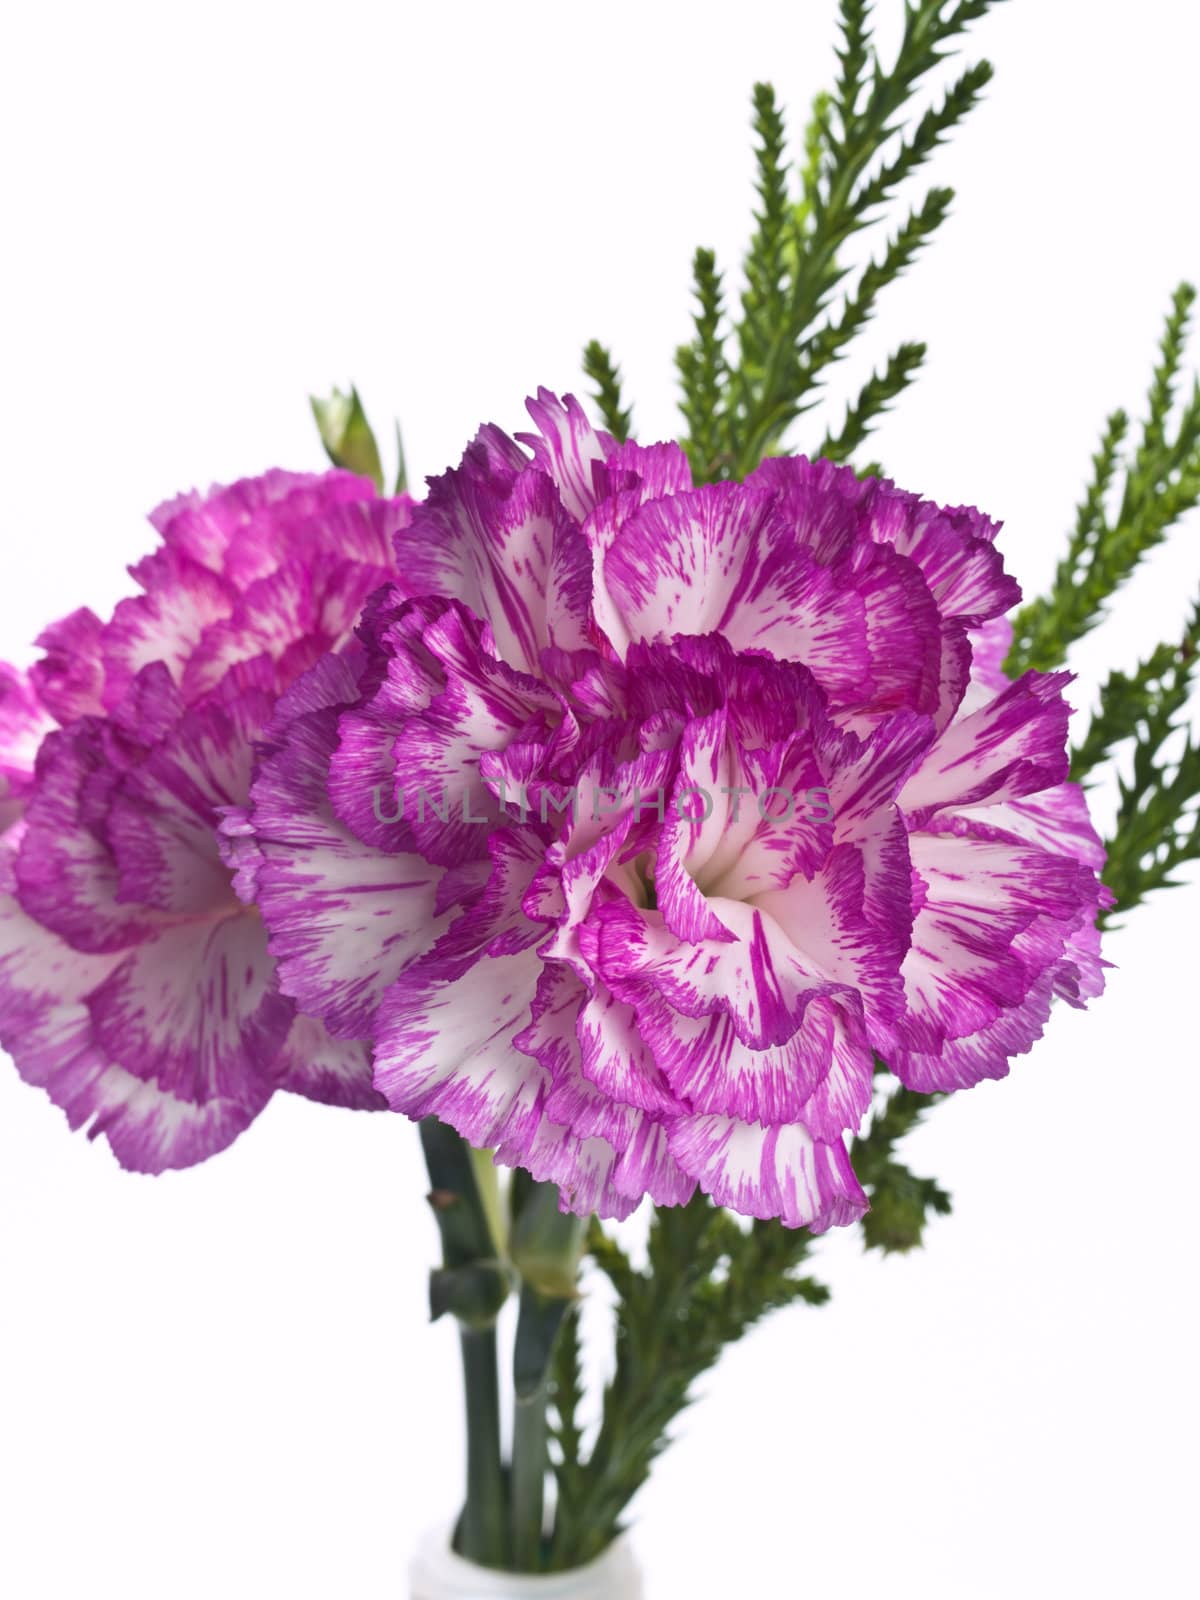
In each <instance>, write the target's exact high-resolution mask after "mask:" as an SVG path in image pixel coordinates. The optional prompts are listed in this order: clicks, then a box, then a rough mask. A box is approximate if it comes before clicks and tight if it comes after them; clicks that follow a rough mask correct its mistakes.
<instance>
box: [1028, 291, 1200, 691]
mask: <svg viewBox="0 0 1200 1600" xmlns="http://www.w3.org/2000/svg"><path fill="white" fill-rule="evenodd" d="M1195 299H1196V291H1195V289H1194V288H1192V286H1191V284H1188V283H1184V284H1181V285H1180V286H1179V288H1178V289H1177V290H1176V291H1175V296H1174V299H1173V301H1172V305H1171V312H1170V315H1169V316H1168V318H1167V327H1166V332H1165V333H1164V335H1163V340H1162V346H1161V353H1160V359H1159V361H1158V364H1157V365H1156V367H1155V369H1154V377H1153V380H1152V382H1151V386H1150V395H1149V399H1148V402H1147V415H1146V420H1145V422H1144V423H1143V424H1142V428H1141V433H1140V436H1139V438H1138V440H1137V444H1136V447H1132V448H1131V447H1130V443H1129V434H1130V422H1129V418H1128V416H1127V415H1126V413H1125V412H1124V411H1114V412H1113V414H1112V416H1110V417H1109V419H1108V422H1107V425H1106V426H1105V429H1104V436H1103V438H1102V439H1101V441H1100V448H1099V450H1098V451H1097V452H1096V454H1095V456H1094V457H1093V459H1092V476H1091V481H1090V482H1089V484H1088V488H1087V492H1086V494H1085V495H1084V498H1083V500H1082V502H1081V503H1080V506H1079V509H1078V512H1077V514H1076V519H1075V527H1074V530H1073V532H1072V534H1071V538H1070V541H1069V543H1068V546H1067V552H1066V555H1065V556H1064V557H1063V559H1062V561H1061V562H1060V563H1059V565H1058V571H1057V572H1056V573H1055V577H1054V583H1053V584H1052V586H1051V588H1050V592H1049V593H1048V594H1046V595H1044V596H1042V597H1041V598H1040V599H1038V600H1034V601H1033V602H1032V603H1031V604H1029V605H1027V606H1025V607H1023V608H1022V610H1021V611H1020V612H1018V614H1017V617H1016V621H1015V623H1014V627H1013V644H1012V649H1011V651H1010V653H1009V657H1008V661H1007V663H1006V666H1007V668H1008V670H1009V671H1010V672H1011V673H1013V674H1014V675H1016V674H1017V673H1019V672H1024V671H1025V669H1026V668H1027V667H1036V668H1038V669H1039V671H1043V672H1045V671H1049V670H1050V669H1051V668H1053V667H1058V666H1061V665H1062V663H1063V662H1064V661H1065V660H1066V658H1067V653H1068V651H1069V650H1070V647H1071V646H1072V645H1073V644H1074V643H1075V642H1076V641H1077V640H1078V639H1081V638H1082V637H1083V636H1084V634H1086V633H1088V632H1090V630H1091V629H1092V628H1094V627H1095V626H1096V625H1097V623H1099V622H1101V621H1102V620H1103V618H1104V616H1105V615H1106V606H1107V603H1108V601H1109V600H1110V599H1111V597H1112V596H1113V595H1114V594H1115V593H1116V591H1117V590H1118V589H1119V588H1120V586H1121V585H1122V584H1123V583H1124V582H1125V580H1126V578H1128V577H1129V575H1130V573H1131V572H1133V570H1134V568H1135V567H1136V566H1137V565H1138V563H1139V562H1140V561H1141V560H1142V558H1143V557H1144V556H1146V555H1148V554H1149V552H1150V551H1151V550H1153V549H1154V548H1155V546H1156V545H1159V544H1161V543H1162V541H1163V539H1164V538H1165V537H1166V536H1167V534H1168V533H1169V532H1170V531H1171V529H1172V528H1173V527H1174V526H1175V525H1176V524H1177V523H1178V522H1179V521H1180V519H1181V518H1182V517H1184V516H1185V515H1186V514H1187V513H1188V512H1189V511H1191V510H1192V509H1193V508H1194V507H1195V506H1196V505H1197V503H1200V380H1196V379H1193V382H1192V387H1191V392H1190V395H1189V397H1188V399H1187V400H1186V402H1185V403H1184V404H1183V405H1182V406H1176V403H1175V402H1176V391H1177V388H1178V386H1179V378H1180V372H1181V368H1182V365H1183V353H1184V343H1185V340H1186V337H1187V330H1188V322H1189V319H1190V316H1191V311H1192V307H1193V305H1194V303H1195ZM1118 491H1119V492H1118Z"/></svg>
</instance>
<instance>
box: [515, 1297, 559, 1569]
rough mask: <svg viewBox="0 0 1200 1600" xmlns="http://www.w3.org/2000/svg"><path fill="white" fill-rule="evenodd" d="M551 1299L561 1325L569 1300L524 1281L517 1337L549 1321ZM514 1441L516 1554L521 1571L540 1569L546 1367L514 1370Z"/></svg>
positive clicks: (517, 1565)
mask: <svg viewBox="0 0 1200 1600" xmlns="http://www.w3.org/2000/svg"><path fill="white" fill-rule="evenodd" d="M548 1304H549V1305H550V1306H551V1307H553V1308H554V1309H551V1310H550V1315H551V1316H553V1318H554V1326H555V1329H557V1326H558V1323H559V1321H561V1318H562V1311H561V1310H557V1307H561V1306H563V1305H564V1302H562V1301H559V1302H552V1303H547V1302H546V1301H545V1299H544V1297H543V1296H541V1295H539V1294H538V1292H537V1290H536V1289H533V1288H531V1287H530V1286H529V1285H528V1284H525V1285H524V1286H523V1287H522V1289H521V1310H520V1314H519V1318H518V1339H521V1338H522V1336H524V1338H526V1339H527V1338H528V1336H529V1335H528V1330H529V1327H530V1323H531V1321H532V1322H535V1323H538V1324H544V1322H545V1320H546V1318H547V1311H548ZM515 1379H516V1393H515V1396H514V1402H513V1447H512V1558H513V1566H514V1567H516V1569H517V1571H518V1572H537V1571H538V1570H539V1569H540V1568H541V1565H542V1534H543V1523H544V1520H545V1515H546V1472H547V1469H548V1466H549V1459H548V1457H547V1453H546V1406H547V1403H548V1401H549V1383H548V1379H547V1375H546V1373H545V1371H543V1372H542V1373H541V1375H540V1378H537V1377H531V1379H530V1381H528V1382H526V1383H524V1384H523V1383H522V1382H521V1374H520V1373H519V1372H518V1373H516V1374H515Z"/></svg>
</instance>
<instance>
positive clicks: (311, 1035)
mask: <svg viewBox="0 0 1200 1600" xmlns="http://www.w3.org/2000/svg"><path fill="white" fill-rule="evenodd" d="M410 516H411V502H410V501H409V500H408V499H407V498H406V497H401V498H399V499H392V500H389V499H380V498H378V497H376V494H375V491H374V488H373V486H372V485H371V484H370V483H369V482H368V481H366V480H365V479H361V478H357V477H355V476H353V475H351V474H349V473H344V472H331V473H327V474H324V475H321V476H297V475H293V474H289V473H284V472H271V473H268V474H267V475H266V476H264V477H261V478H256V479H250V480H247V481H245V482H241V483H238V484H235V485H233V486H232V487H231V488H227V489H221V490H217V491H214V492H212V493H211V494H209V495H208V496H204V497H202V496H198V495H189V496H185V497H184V498H182V499H180V500H177V501H175V502H173V503H171V504H169V505H166V506H163V507H162V508H160V509H159V510H158V511H157V512H155V513H154V515H153V517H152V519H151V520H152V522H153V524H154V526H155V528H156V530H157V532H158V534H159V536H160V542H159V544H158V546H157V548H156V549H155V550H154V552H153V553H152V554H151V555H149V556H147V557H146V558H145V559H144V560H143V561H141V562H139V563H138V564H137V565H136V566H135V567H134V568H133V569H132V574H133V576H134V578H135V579H136V580H137V582H138V584H139V586H140V589H141V593H139V594H138V595H136V596H135V597H132V598H130V599H127V600H124V601H122V602H121V604H120V605H118V606H117V608H116V610H115V612H114V613H113V616H112V617H111V619H110V620H109V621H108V622H101V620H100V619H99V618H98V617H96V616H95V615H94V614H93V613H91V612H90V611H78V612H75V613H74V614H73V615H71V616H69V617H67V618H66V619H65V620H64V621H62V622H60V623H57V624H55V625H54V626H53V627H51V628H49V629H47V631H46V632H45V633H44V634H43V635H42V637H41V639H40V640H39V645H40V646H41V648H42V651H43V654H42V657H41V659H40V660H39V661H38V662H37V663H36V664H35V666H34V667H33V668H32V670H31V672H30V675H29V678H28V680H24V679H21V678H18V677H17V676H15V675H11V674H10V675H7V676H6V677H5V678H4V679H3V682H2V685H0V694H2V698H0V785H2V787H0V797H2V798H0V804H2V805H4V806H5V807H6V808H7V809H6V811H5V812H4V816H5V818H6V819H7V820H8V821H9V823H10V824H11V825H10V827H9V830H8V833H7V834H6V836H5V838H4V841H3V844H2V845H0V1042H2V1043H3V1045H4V1047H5V1049H7V1050H8V1051H9V1052H10V1053H11V1055H12V1056H13V1058H14V1060H15V1062H16V1065H17V1068H18V1070H19V1071H20V1073H21V1075H22V1076H23V1077H24V1078H25V1079H26V1080H27V1081H28V1082H30V1083H33V1084H37V1085H38V1086H40V1087H41V1088H43V1089H45V1090H46V1091H47V1093H48V1094H49V1095H50V1097H51V1098H52V1099H53V1100H54V1101H55V1103H56V1104H57V1105H59V1106H60V1107H61V1108H62V1109H63V1110H64V1111H65V1112H66V1114H67V1117H68V1119H69V1120H70V1122H71V1125H72V1126H80V1125H83V1124H90V1130H89V1131H90V1133H91V1134H92V1135H93V1136H95V1135H96V1134H99V1133H103V1134H104V1135H105V1137H106V1138H107V1139H108V1141H109V1143H110V1145H111V1146H112V1148H113V1150H114V1152H115V1153H116V1155H117V1157H118V1159H119V1160H120V1161H121V1163H122V1164H123V1165H124V1166H126V1167H130V1168H133V1169H136V1170H140V1171H148V1172H158V1171H161V1170H163V1169H164V1168H168V1167H179V1166H186V1165H188V1164H190V1163H192V1162H196V1161H199V1160H202V1159H204V1158H205V1157H206V1156H209V1155H212V1154H213V1153H214V1152H216V1151H217V1150H220V1149H222V1148H224V1147H225V1146H226V1145H227V1144H229V1142H230V1141H231V1140H232V1139H234V1138H235V1137H236V1136H237V1134H238V1133H240V1132H241V1131H242V1130H243V1129H244V1128H245V1127H246V1126H247V1125H248V1124H249V1123H250V1122H251V1121H252V1120H253V1118H254V1117H255V1116H256V1115H257V1114H258V1112H259V1111H261V1110H262V1108H263V1106H264V1105H265V1104H266V1102H267V1101H268V1099H269V1098H270V1097H271V1095H272V1093H273V1092H274V1091H275V1090H276V1089H278V1088H286V1089H291V1090H295V1091H296V1092H298V1093H300V1094H304V1095H308V1096H310V1097H311V1098H313V1099H316V1100H321V1101H326V1102H329V1103H332V1104H338V1105H347V1106H361V1107H381V1106H382V1105H383V1104H384V1102H383V1100H382V1098H381V1096H380V1095H379V1094H378V1092H377V1091H376V1090H375V1089H374V1088H373V1087H372V1083H371V1073H370V1063H369V1058H368V1054H367V1052H366V1049H365V1047H364V1046H363V1045H362V1044H361V1043H357V1042H355V1041H352V1040H348V1039H341V1038H339V1039H334V1038H332V1037H331V1036H330V1035H329V1033H328V1032H327V1031H326V1029H325V1028H324V1026H323V1025H322V1024H321V1023H320V1022H319V1021H316V1020H314V1019H312V1018H306V1017H303V1016H300V1015H299V1014H298V1013H297V1009H296V1006H295V1004H294V1002H293V1001H292V1000H291V999H290V998H288V997H287V996H285V995H284V994H283V993H282V992H281V991H280V987H279V983H278V979H277V975H276V971H275V964H274V961H273V959H272V958H271V956H270V954H269V952H268V950H267V940H266V931H265V929H264V927H263V924H262V921H261V918H260V917H259V915H258V913H257V912H256V911H254V910H253V909H252V908H250V907H248V906H247V905H246V904H245V903H244V902H243V901H242V900H241V899H239V897H238V895H237V894H236V893H235V891H234V886H233V880H234V874H235V871H236V870H238V868H239V859H238V855H237V850H236V845H235V844H232V845H229V846H228V847H227V850H226V856H227V857H228V859H224V858H223V856H222V851H221V848H220V836H219V833H218V826H219V823H220V821H221V817H222V815H223V813H224V812H225V811H226V810H227V809H228V808H229V807H232V806H237V805H239V804H244V802H245V801H246V799H247V798H248V795H249V786H250V778H251V766H252V755H253V746H254V742H255V740H256V739H257V738H258V736H259V735H260V733H261V731H262V729H263V727H264V724H265V723H266V722H267V721H268V719H269V718H270V716H271V715H272V713H273V710H274V707H275V703H276V700H277V698H278V696H279V695H280V693H281V692H282V691H284V690H286V689H287V688H288V687H289V686H290V685H291V684H292V683H293V682H294V681H295V680H296V679H297V678H298V677H300V676H301V675H302V674H304V673H305V672H306V671H307V670H308V669H309V668H311V667H312V666H313V665H314V664H315V663H317V662H319V661H321V660H323V659H324V658H325V657H326V656H328V655H329V654H330V652H337V651H338V650H340V649H341V648H342V647H343V646H344V645H345V644H346V643H347V641H348V640H349V639H350V637H351V634H352V630H353V627H354V624H355V622H356V620H357V618H358V615H359V612H360V610H361V607H362V605H363V602H364V601H365V599H366V597H367V596H368V595H369V594H370V592H371V591H372V590H373V589H374V588H376V587H377V586H378V585H379V584H380V583H381V582H383V581H384V580H385V579H389V578H394V577H395V574H396V571H397V567H396V562H395V558H394V553H393V537H394V536H402V535H403V530H404V529H405V528H406V526H407V524H408V522H409V519H410ZM413 570H415V571H419V560H418V561H416V564H415V565H414V567H413ZM39 744H40V750H39V749H38V746H39ZM35 751H36V762H35V759H34V756H35Z"/></svg>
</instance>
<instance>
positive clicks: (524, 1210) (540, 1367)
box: [509, 1173, 587, 1572]
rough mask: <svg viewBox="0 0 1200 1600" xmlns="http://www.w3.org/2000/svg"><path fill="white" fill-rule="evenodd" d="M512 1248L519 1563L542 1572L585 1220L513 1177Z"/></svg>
mask: <svg viewBox="0 0 1200 1600" xmlns="http://www.w3.org/2000/svg"><path fill="white" fill-rule="evenodd" d="M512 1212H513V1222H512V1231H511V1235H510V1239H509V1250H510V1253H511V1256H512V1261H513V1265H514V1266H515V1267H516V1269H517V1271H518V1272H519V1273H520V1276H521V1306H520V1312H519V1314H518V1317H517V1335H516V1340H515V1341H514V1344H513V1398H514V1410H513V1449H512V1508H511V1509H512V1545H513V1564H514V1566H515V1567H516V1568H517V1569H518V1571H521V1572H537V1571H539V1570H540V1569H541V1568H542V1566H543V1563H544V1559H545V1555H546V1550H545V1545H544V1531H545V1530H544V1519H545V1508H546V1473H547V1471H548V1470H549V1466H550V1462H549V1457H548V1453H547V1448H546V1443H547V1426H546V1408H547V1405H548V1404H549V1400H550V1369H551V1361H552V1358H553V1355H554V1347H555V1343H556V1342H557V1339H558V1335H559V1330H560V1329H561V1327H562V1323H563V1318H564V1317H565V1316H566V1314H567V1311H568V1309H569V1308H570V1307H571V1306H572V1305H574V1303H575V1301H576V1298H577V1294H578V1290H577V1287H576V1285H577V1282H578V1278H579V1262H580V1258H581V1256H582V1254H583V1248H584V1236H585V1232H586V1227H587V1224H586V1223H585V1222H584V1220H583V1219H582V1218H581V1217H576V1216H571V1215H569V1214H565V1213H564V1212H562V1211H560V1210H559V1196H558V1190H557V1189H556V1188H555V1186H554V1185H553V1184H551V1183H535V1182H534V1181H533V1179H531V1178H530V1177H529V1176H528V1174H526V1173H520V1174H517V1175H514V1178H513V1187H512Z"/></svg>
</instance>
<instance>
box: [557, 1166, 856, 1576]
mask: <svg viewBox="0 0 1200 1600" xmlns="http://www.w3.org/2000/svg"><path fill="white" fill-rule="evenodd" d="M590 1244H591V1251H592V1259H593V1262H594V1264H595V1267H596V1269H597V1270H598V1271H600V1272H601V1273H603V1275H604V1276H605V1277H607V1278H608V1279H609V1281H610V1282H611V1284H612V1286H613V1288H614V1290H615V1291H616V1294H617V1297H618V1302H619V1321H618V1337H617V1346H616V1367H615V1370H614V1372H613V1375H612V1377H611V1379H610V1380H609V1382H608V1384H607V1386H606V1388H605V1391H604V1397H603V1405H602V1412H601V1418H600V1423H599V1427H598V1429H597V1430H596V1432H595V1437H594V1438H593V1440H592V1443H591V1447H590V1449H589V1450H588V1451H587V1452H586V1455H585V1453H584V1451H583V1436H582V1433H581V1432H580V1429H579V1427H578V1423H577V1420H576V1414H577V1408H578V1405H579V1399H580V1378H579V1370H580V1369H579V1349H578V1343H577V1338H578V1335H577V1331H576V1330H575V1328H574V1325H573V1324H574V1319H572V1320H571V1325H570V1329H569V1331H568V1334H567V1339H566V1341H565V1342H564V1343H560V1345H559V1348H558V1350H557V1352H556V1367H555V1386H556V1390H555V1409H556V1412H557V1415H558V1426H557V1428H556V1430H555V1438H556V1442H557V1446H558V1449H557V1457H558V1459H557V1461H556V1465H555V1472H556V1477H557V1481H558V1502H557V1514H556V1518H555V1532H554V1538H553V1541H552V1545H551V1558H550V1565H551V1566H552V1567H555V1568H558V1567H569V1566H575V1565H578V1564H580V1563H582V1562H585V1561H590V1560H592V1559H593V1558H594V1557H596V1556H597V1555H599V1554H600V1552H601V1551H602V1550H603V1549H604V1548H605V1546H606V1545H608V1544H609V1543H610V1542H611V1541H612V1539H613V1538H614V1537H615V1535H616V1534H617V1532H618V1531H619V1530H620V1526H621V1518H622V1516H623V1514H624V1511H625V1508H626V1506H627V1505H628V1504H629V1501H630V1500H631V1499H632V1498H633V1496H634V1495H635V1494H636V1493H637V1491H638V1490H639V1489H640V1488H641V1486H642V1484H643V1483H644V1482H645V1481H646V1478H647V1477H648V1476H649V1473H650V1468H651V1467H652V1465H653V1464H654V1461H655V1459H656V1458H657V1456H658V1455H659V1454H660V1453H661V1451H662V1450H663V1448H664V1446H665V1445H666V1443H667V1437H668V1429H669V1427H670V1425H671V1423H672V1422H673V1421H674V1420H675V1418H676V1417H677V1416H678V1415H679V1413H680V1412H681V1411H683V1410H684V1409H685V1408H686V1406H687V1405H688V1404H689V1402H690V1400H691V1398H692V1385H693V1383H694V1382H695V1380H696V1379H697V1378H698V1377H699V1376H700V1375H701V1374H702V1373H703V1372H706V1371H707V1370H708V1368H709V1367H711V1366H712V1365H713V1363H714V1362H715V1361H716V1360H717V1359H718V1357H719V1356H720V1354H721V1351H722V1350H723V1349H724V1348H725V1346H726V1345H728V1344H731V1343H733V1342H734V1341H736V1340H737V1339H740V1338H741V1337H742V1335H743V1334H744V1333H745V1332H746V1331H747V1330H748V1329H749V1328H751V1327H752V1326H753V1325H754V1323H756V1322H757V1321H758V1320H759V1319H760V1318H761V1317H763V1316H765V1315H766V1313H767V1312H768V1311H771V1310H773V1309H775V1308H777V1307H779V1306H785V1305H791V1304H793V1303H794V1302H795V1301H797V1300H804V1301H806V1302H807V1303H808V1304H810V1305H821V1304H823V1303H824V1302H825V1301H826V1300H827V1299H828V1297H829V1293H828V1290H827V1289H826V1288H825V1287H824V1286H823V1285H822V1284H820V1283H817V1282H816V1281H815V1280H814V1279H813V1278H810V1277H808V1276H807V1275H806V1274H805V1273H803V1272H802V1271H801V1270H800V1268H801V1267H802V1265H803V1263H804V1261H805V1259H806V1257H807V1256H808V1254H809V1252H810V1251H811V1249H812V1239H811V1237H810V1235H809V1234H807V1233H805V1232H804V1231H803V1230H795V1229H787V1228H785V1227H783V1226H782V1225H781V1224H780V1223H778V1222H755V1223H751V1224H749V1225H747V1224H746V1223H745V1222H743V1221H742V1220H741V1219H739V1218H736V1217H734V1216H733V1215H732V1214H731V1213H729V1212H727V1211H722V1210H720V1209H719V1208H717V1207H714V1206H713V1205H711V1204H710V1203H709V1201H708V1200H707V1199H705V1197H704V1196H703V1195H697V1196H696V1198H695V1199H694V1200H692V1201H691V1202H690V1203H689V1204H688V1205H686V1206H673V1207H668V1208H665V1209H663V1210H661V1211H656V1212H655V1214H654V1218H653V1221H652V1223H651V1227H650V1238H649V1243H648V1247H647V1259H646V1263H645V1265H644V1266H635V1265H634V1263H633V1262H632V1261H631V1259H630V1257H629V1256H628V1255H627V1254H626V1252H625V1251H624V1250H623V1249H622V1248H621V1246H620V1245H618V1244H617V1242H616V1241H615V1240H614V1239H613V1238H612V1237H611V1236H610V1235H609V1234H607V1233H606V1232H605V1231H604V1229H603V1228H601V1227H600V1225H599V1224H598V1223H594V1224H593V1227H592V1234H591V1240H590Z"/></svg>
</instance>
